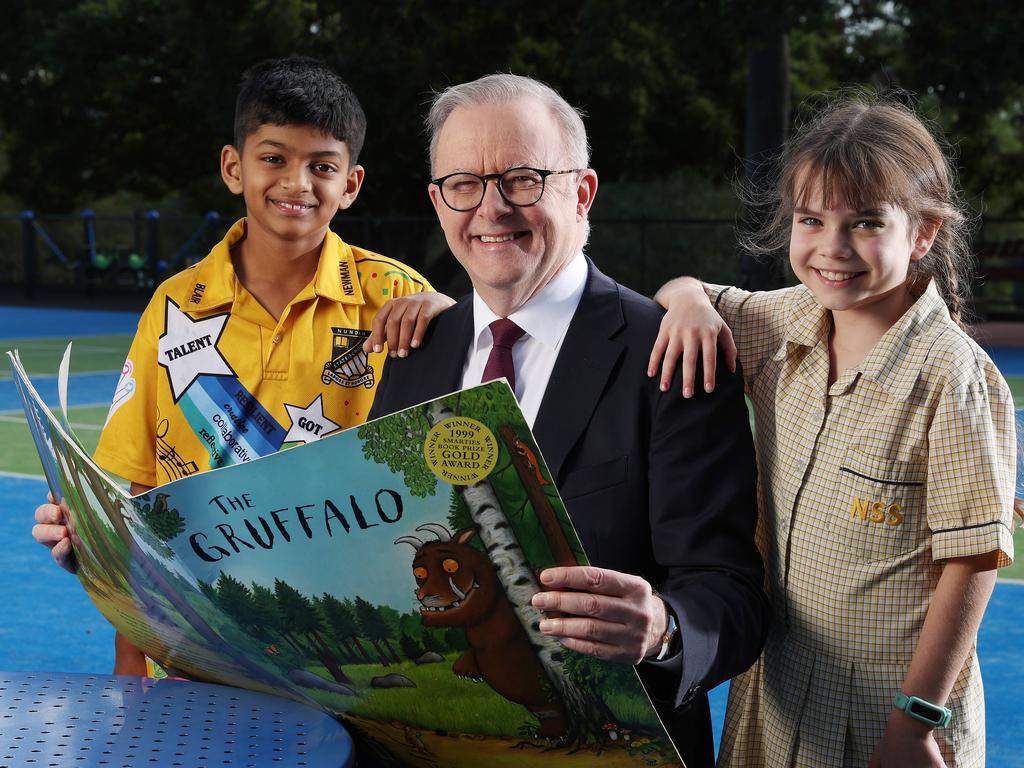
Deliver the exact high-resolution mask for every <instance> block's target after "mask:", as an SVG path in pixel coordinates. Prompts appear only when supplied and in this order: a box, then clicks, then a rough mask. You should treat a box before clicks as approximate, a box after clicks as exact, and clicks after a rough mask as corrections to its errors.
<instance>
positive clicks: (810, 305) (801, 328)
mask: <svg viewBox="0 0 1024 768" xmlns="http://www.w3.org/2000/svg"><path fill="white" fill-rule="evenodd" d="M785 316H786V343H787V345H788V344H799V345H800V346H802V347H813V346H814V345H815V344H817V343H818V341H819V340H821V339H822V338H823V337H824V336H825V335H826V334H827V333H828V329H829V323H830V320H829V316H828V310H826V309H825V308H824V307H823V306H821V304H819V303H818V300H817V299H816V298H814V294H813V293H812V292H811V289H810V288H807V287H806V286H803V285H801V286H797V288H796V289H795V290H794V291H793V292H792V293H791V294H790V296H789V299H788V301H787V302H786V315H785ZM782 354H785V349H783V350H782Z"/></svg>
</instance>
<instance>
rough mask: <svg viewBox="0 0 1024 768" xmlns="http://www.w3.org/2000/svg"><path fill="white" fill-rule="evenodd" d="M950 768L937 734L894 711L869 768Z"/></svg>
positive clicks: (922, 724) (872, 756)
mask: <svg viewBox="0 0 1024 768" xmlns="http://www.w3.org/2000/svg"><path fill="white" fill-rule="evenodd" d="M910 766H913V767H914V768H918V767H919V766H920V768H947V767H946V761H945V760H943V759H942V753H941V752H939V744H938V742H937V741H935V731H934V730H933V729H932V728H930V727H929V726H927V725H925V724H924V723H919V722H918V721H917V720H914V719H913V718H912V717H910V716H908V715H906V714H904V713H903V712H899V711H897V710H895V709H894V710H893V711H892V712H891V713H890V714H889V721H888V723H887V724H886V727H885V734H884V735H883V736H882V740H881V741H880V742H878V746H876V747H875V751H874V752H873V753H872V755H871V762H870V763H869V764H868V768H910Z"/></svg>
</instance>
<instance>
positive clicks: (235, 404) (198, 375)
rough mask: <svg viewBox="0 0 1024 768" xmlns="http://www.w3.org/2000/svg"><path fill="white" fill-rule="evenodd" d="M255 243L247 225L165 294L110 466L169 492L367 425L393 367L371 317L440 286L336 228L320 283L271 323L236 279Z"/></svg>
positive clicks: (111, 446)
mask: <svg viewBox="0 0 1024 768" xmlns="http://www.w3.org/2000/svg"><path fill="white" fill-rule="evenodd" d="M245 233H246V223H245V219H242V220H240V221H238V222H236V223H235V224H234V225H233V226H232V227H231V229H230V230H229V231H228V233H227V234H226V235H225V236H224V239H223V240H222V241H221V242H220V243H218V244H217V245H216V246H214V248H213V250H212V251H211V252H210V254H209V255H208V256H207V257H206V258H205V259H203V260H202V261H201V262H199V263H198V264H196V265H195V266H193V267H190V268H189V269H186V270H184V271H182V272H180V273H178V274H177V275H174V276H173V277H171V278H169V279H168V280H166V281H165V282H164V283H163V284H162V285H160V287H159V288H158V289H157V290H156V293H155V295H154V296H153V298H152V300H151V301H150V303H149V306H148V307H147V308H146V310H145V312H144V313H143V315H142V318H141V319H140V320H139V328H138V332H137V333H136V335H135V340H134V341H133V342H132V346H131V350H130V351H129V353H128V359H127V360H126V361H125V363H124V368H123V370H122V373H121V378H120V381H119V382H118V385H117V390H116V392H115V394H114V399H113V402H112V404H111V407H110V413H109V414H108V416H107V423H106V425H105V426H104V428H103V434H102V435H101V437H100V442H99V447H98V448H97V449H96V454H95V459H96V462H97V463H98V464H99V465H100V466H102V467H103V468H104V469H106V470H109V471H110V472H113V473H115V474H117V475H120V476H121V477H124V478H126V479H128V480H131V481H133V482H137V483H142V484H145V485H151V486H155V485H162V484H164V483H167V482H170V481H172V480H177V479H179V478H182V477H185V476H187V475H191V474H194V473H196V472H202V471H205V470H207V469H213V468H216V467H222V466H226V465H229V464H236V463H239V462H244V461H251V460H252V459H255V458H257V457H259V456H263V455H266V454H268V453H273V452H274V451H277V450H279V449H280V448H282V447H286V446H288V445H294V444H299V443H308V442H311V441H313V440H318V439H320V438H321V437H325V436H326V435H329V434H332V433H334V432H336V431H338V430H341V429H345V428H347V427H351V426H354V425H357V424H361V423H362V422H363V421H364V420H365V419H366V414H367V413H368V412H369V410H370V405H371V404H372V402H373V394H374V391H375V390H376V385H377V381H378V379H379V377H380V373H381V369H382V367H383V364H384V353H383V352H382V353H380V354H370V355H366V354H365V353H364V352H363V351H362V342H363V340H364V339H365V338H366V337H367V336H368V335H369V329H370V327H371V324H372V322H373V317H374V315H375V314H376V312H377V310H378V309H380V308H381V306H383V305H384V303H385V302H387V301H388V300H389V299H392V298H396V297H400V296H407V295H410V294H414V293H419V292H420V291H429V290H433V289H432V288H431V287H430V284H429V283H427V281H426V280H425V279H424V278H423V277H422V276H421V275H419V274H418V273H417V272H416V271H415V270H412V269H410V268H409V267H407V266H405V265H404V264H401V263H400V262H397V261H395V260H394V259H388V258H386V257H384V256H380V255H378V254H376V253H371V252H370V251H365V250H362V249H360V248H354V247H352V246H350V245H348V244H347V243H345V242H343V241H342V240H341V238H339V237H338V236H337V235H336V234H334V233H333V232H328V233H327V237H326V238H325V240H324V244H323V249H322V250H321V252H320V263H319V266H318V267H317V272H316V275H315V277H314V278H313V280H312V281H311V282H310V283H309V285H307V286H306V287H305V288H303V289H302V291H300V292H299V294H298V295H297V296H296V297H295V298H294V299H293V300H292V301H291V303H290V304H289V305H288V306H287V307H286V308H285V310H284V312H283V313H282V314H281V318H280V320H275V319H274V318H273V316H271V315H270V313H269V312H267V310H265V309H264V308H263V307H262V306H261V305H260V304H259V302H257V301H256V300H255V299H254V298H253V296H252V295H251V294H250V293H249V292H248V291H247V290H246V289H245V288H244V287H243V286H242V284H241V283H240V282H239V281H238V279H237V278H236V277H235V272H234V269H233V266H232V262H231V254H230V249H231V247H232V246H233V245H234V244H236V243H238V242H239V241H241V240H242V239H243V238H244V237H245Z"/></svg>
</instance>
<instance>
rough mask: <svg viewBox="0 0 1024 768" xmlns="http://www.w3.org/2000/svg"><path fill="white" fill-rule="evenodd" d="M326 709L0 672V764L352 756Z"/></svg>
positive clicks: (204, 763)
mask: <svg viewBox="0 0 1024 768" xmlns="http://www.w3.org/2000/svg"><path fill="white" fill-rule="evenodd" d="M353 755H354V752H353V744H352V739H351V737H350V736H349V734H348V732H347V731H346V730H345V728H344V727H343V726H342V725H341V724H340V723H339V722H337V721H336V720H334V719H333V718H331V717H330V716H328V715H326V714H324V713H322V712H319V711H318V710H315V709H311V708H309V707H305V706H303V705H301V704H297V703H295V702H292V701H289V700H287V699H281V698H278V697H276V696H268V695H265V694H260V693H253V692H251V691H243V690H239V689H237V688H228V687H225V686H220V685H207V684H204V683H193V682H189V681H180V680H161V681H155V680H152V679H150V678H146V677H123V676H114V675H82V674H72V673H63V672H0V766H2V767H3V768H16V767H17V768H22V767H24V768H42V767H43V766H47V767H49V766H61V767H62V768H64V767H65V766H83V768H93V767H94V766H108V767H109V768H142V766H154V768H165V767H168V768H169V767H171V766H175V767H177V766H183V767H184V766H187V767H188V768H217V767H218V766H223V767H224V768H227V767H228V766H249V767H251V768H264V767H265V766H273V765H287V766H309V768H321V767H324V768H327V767H328V766H329V768H344V767H346V766H351V765H353V764H354V757H353Z"/></svg>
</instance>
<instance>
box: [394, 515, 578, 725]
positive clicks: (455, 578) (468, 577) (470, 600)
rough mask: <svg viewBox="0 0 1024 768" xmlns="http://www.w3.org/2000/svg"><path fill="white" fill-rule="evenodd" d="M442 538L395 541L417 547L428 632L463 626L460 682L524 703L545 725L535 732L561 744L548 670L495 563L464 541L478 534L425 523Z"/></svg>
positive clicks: (416, 572)
mask: <svg viewBox="0 0 1024 768" xmlns="http://www.w3.org/2000/svg"><path fill="white" fill-rule="evenodd" d="M416 530H417V531H429V532H430V533H432V534H434V535H435V536H436V537H437V539H436V540H435V541H428V542H423V541H421V540H420V539H418V538H417V537H415V536H402V537H400V538H398V539H395V544H403V543H404V544H411V545H412V546H413V547H415V549H416V556H415V557H414V558H413V561H412V573H413V576H414V577H415V579H416V587H417V588H416V599H417V600H419V601H420V606H421V607H420V616H421V617H422V619H423V625H424V626H426V627H462V628H463V629H464V630H465V633H466V642H467V643H468V644H469V650H468V651H466V652H465V653H463V654H462V655H461V656H460V657H459V658H458V659H456V661H455V663H454V664H453V665H452V671H453V672H454V673H455V674H456V675H458V676H459V677H464V678H468V679H470V680H481V679H482V680H483V681H484V682H486V683H487V684H488V685H490V686H491V688H493V689H494V690H495V691H497V692H498V693H500V694H501V695H502V696H504V697H505V698H506V699H508V700H509V701H514V702H516V703H517V704H522V705H523V706H524V707H526V709H527V710H529V711H530V713H531V714H533V716H534V717H536V718H537V719H538V720H539V721H540V729H539V733H538V735H539V736H540V737H542V738H548V739H561V738H562V737H564V736H565V733H566V726H567V723H566V718H565V711H564V709H563V708H562V705H561V702H560V701H558V700H557V697H554V695H553V694H552V693H551V688H550V686H548V685H546V684H545V683H546V678H545V675H544V669H543V667H541V664H540V662H539V661H538V660H537V655H536V654H535V653H534V651H533V648H532V647H531V645H530V640H529V638H528V637H527V635H526V632H525V630H524V629H523V626H522V624H520V623H519V619H518V618H516V614H515V612H514V611H513V609H512V605H511V603H509V601H508V598H507V597H506V596H505V591H504V589H502V586H501V582H500V581H499V580H498V575H497V573H496V572H495V569H494V565H493V564H492V563H491V561H490V559H489V558H488V557H487V555H486V554H484V553H483V552H481V551H480V550H478V549H476V548H474V547H471V546H469V545H468V544H467V542H468V541H469V540H470V539H472V538H473V537H474V536H475V535H476V530H475V529H473V528H465V529H463V530H461V531H459V532H458V533H456V534H455V535H454V536H452V534H451V533H450V532H449V531H448V529H447V528H445V527H444V526H443V525H439V524H436V523H427V524H424V525H421V526H419V527H418V528H417V529H416Z"/></svg>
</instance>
